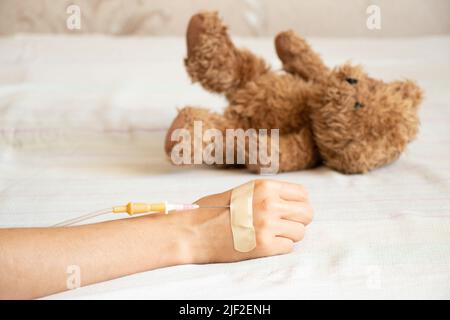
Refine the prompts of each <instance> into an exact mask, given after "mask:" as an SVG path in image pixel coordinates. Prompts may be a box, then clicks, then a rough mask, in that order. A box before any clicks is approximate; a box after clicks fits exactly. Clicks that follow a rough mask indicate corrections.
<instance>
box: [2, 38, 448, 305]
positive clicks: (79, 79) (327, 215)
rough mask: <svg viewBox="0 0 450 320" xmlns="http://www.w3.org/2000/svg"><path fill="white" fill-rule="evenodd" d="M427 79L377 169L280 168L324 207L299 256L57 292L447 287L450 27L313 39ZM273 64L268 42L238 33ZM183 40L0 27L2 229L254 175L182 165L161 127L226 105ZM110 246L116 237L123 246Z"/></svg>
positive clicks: (336, 57) (431, 292)
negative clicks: (406, 34)
mask: <svg viewBox="0 0 450 320" xmlns="http://www.w3.org/2000/svg"><path fill="white" fill-rule="evenodd" d="M311 42H312V44H313V46H314V47H315V48H316V49H317V50H318V51H319V52H320V53H321V54H322V56H323V57H324V59H325V60H326V62H327V63H329V64H330V65H334V64H339V63H342V62H345V61H347V60H348V59H351V60H352V61H353V62H355V63H361V64H364V65H365V66H366V69H367V70H368V71H369V72H370V73H371V74H372V75H373V76H376V77H382V78H384V79H387V80H391V79H396V78H403V77H411V78H414V79H417V80H418V82H419V84H420V85H421V86H423V88H424V89H425V92H426V100H425V102H424V104H423V107H422V109H421V121H422V128H421V132H420V135H419V138H418V139H417V140H416V141H415V142H414V143H413V144H411V145H410V147H409V149H408V150H407V152H406V153H405V154H404V155H403V156H402V157H401V159H400V160H399V161H397V162H395V163H394V164H392V165H389V166H387V167H384V168H381V169H378V170H376V171H374V172H371V173H368V174H365V175H352V176H347V175H342V174H339V173H336V172H333V171H331V170H329V169H326V168H318V169H315V170H309V171H303V172H293V173H284V174H279V175H277V176H275V177H273V178H275V179H283V180H288V181H293V182H298V183H302V184H304V185H306V186H307V187H308V188H309V190H310V193H311V197H312V200H313V204H314V207H315V210H316V218H315V221H314V223H313V224H312V225H311V226H310V227H308V231H307V235H306V238H305V240H304V241H303V242H301V243H300V244H298V245H296V247H295V251H294V252H293V253H292V254H289V255H285V256H278V257H270V258H265V259H257V260H252V261H245V262H239V263H232V264H214V265H186V266H175V267H171V268H165V269H160V270H155V271H149V272H144V273H140V274H135V275H132V276H127V277H123V278H120V279H116V280H112V281H108V282H104V283H100V284H96V285H91V286H86V287H83V288H80V289H77V290H73V291H69V292H65V293H60V294H56V295H53V296H50V297H48V298H50V299H55V298H60V299H63V298H64V299H65V298H87V299H102V298H106V299H109V298H125V299H127V298H136V299H146V298H159V299H166V298H188V299H197V298H206V299H209V298H219V299H230V298H234V299H240V298H267V299H269V298H270V299H272V298H273V299H278V298H280V299H281V298H292V299H303V298H447V299H448V298H450V148H449V145H450V105H449V103H450V90H449V89H450V37H434V38H433V37H429V38H409V39H391V40H381V39H378V40H377V39H373V40H368V39H340V40H337V39H312V40H311ZM238 43H239V44H245V45H246V46H247V47H249V48H251V49H254V50H256V51H258V52H259V53H260V54H261V55H263V56H264V57H266V58H267V59H269V60H270V61H271V62H272V64H273V66H274V67H275V68H280V64H279V62H278V61H277V59H276V56H275V54H274V50H273V46H272V40H271V39H259V40H255V39H238ZM184 52H185V48H184V40H183V39H181V38H109V37H103V36H91V37H78V36H73V37H51V36H29V35H19V36H16V37H12V38H3V39H0V226H1V227H24V226H47V225H51V224H53V223H56V222H59V221H61V220H64V219H67V218H70V217H73V216H77V215H79V214H82V213H84V212H86V211H90V210H95V209H97V208H104V207H108V206H110V205H112V204H117V203H122V202H126V201H129V200H147V199H153V200H160V199H167V200H174V201H192V200H194V199H196V198H198V197H200V196H202V195H205V194H209V193H212V192H219V191H222V190H225V189H227V188H230V187H232V186H235V185H238V184H240V183H243V182H245V181H247V180H249V179H254V178H256V177H257V176H255V175H253V174H249V173H247V172H245V171H241V170H216V169H210V168H195V169H187V168H177V167H173V166H172V165H170V164H169V163H168V161H167V160H166V158H165V155H164V152H163V138H164V130H165V129H166V128H167V126H168V124H169V123H170V121H171V119H172V118H173V117H174V116H175V114H176V108H177V107H182V106H184V105H188V104H189V105H200V106H206V107H211V108H214V109H216V110H220V108H221V107H223V106H224V104H225V102H224V100H223V99H222V98H221V97H218V96H213V95H210V94H208V93H206V92H205V91H203V90H202V89H201V88H200V87H198V86H192V85H190V82H189V79H188V78H187V76H186V73H185V71H184V69H183V64H182V58H183V55H184ZM111 245H114V244H111Z"/></svg>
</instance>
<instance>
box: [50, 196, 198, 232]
mask: <svg viewBox="0 0 450 320" xmlns="http://www.w3.org/2000/svg"><path fill="white" fill-rule="evenodd" d="M198 208H200V206H199V205H197V204H177V203H167V202H158V203H139V202H130V203H128V204H127V205H124V206H114V207H112V208H109V209H103V210H99V211H95V212H91V213H88V214H85V215H82V216H80V217H77V218H73V219H69V220H66V221H63V222H60V223H57V224H55V225H53V226H52V227H67V226H71V225H74V224H76V223H79V222H82V221H85V220H88V219H92V218H95V217H98V216H101V215H104V214H108V213H111V212H113V213H125V212H126V213H128V214H129V215H130V216H132V215H135V214H143V213H159V212H164V213H165V214H168V213H169V212H170V211H183V210H193V209H198Z"/></svg>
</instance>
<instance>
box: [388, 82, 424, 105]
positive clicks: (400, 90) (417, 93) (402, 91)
mask: <svg viewBox="0 0 450 320" xmlns="http://www.w3.org/2000/svg"><path fill="white" fill-rule="evenodd" d="M388 86H389V88H390V89H391V90H390V91H391V93H393V94H394V95H397V96H398V97H400V98H401V99H403V100H405V101H408V102H410V103H409V105H410V106H412V107H415V108H417V107H418V106H419V104H420V103H421V102H422V100H423V91H422V89H421V88H420V87H419V86H418V85H417V84H416V83H415V82H414V81H412V80H405V81H393V82H390V83H389V84H388Z"/></svg>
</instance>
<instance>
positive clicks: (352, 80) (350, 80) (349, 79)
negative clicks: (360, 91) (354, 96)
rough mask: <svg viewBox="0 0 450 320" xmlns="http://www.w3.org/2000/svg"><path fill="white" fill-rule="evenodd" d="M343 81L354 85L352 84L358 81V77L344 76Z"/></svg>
mask: <svg viewBox="0 0 450 320" xmlns="http://www.w3.org/2000/svg"><path fill="white" fill-rule="evenodd" d="M345 81H347V82H348V83H350V84H351V85H354V84H357V83H358V79H354V78H346V79H345Z"/></svg>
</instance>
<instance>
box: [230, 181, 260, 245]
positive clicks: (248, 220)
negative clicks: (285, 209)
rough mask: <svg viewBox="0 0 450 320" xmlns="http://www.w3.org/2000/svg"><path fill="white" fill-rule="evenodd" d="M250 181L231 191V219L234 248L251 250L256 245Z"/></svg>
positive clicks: (252, 183) (251, 183) (252, 185)
mask: <svg viewBox="0 0 450 320" xmlns="http://www.w3.org/2000/svg"><path fill="white" fill-rule="evenodd" d="M254 185H255V183H254V182H253V181H252V182H249V183H246V184H243V185H242V186H239V187H237V188H236V189H233V190H232V191H231V201H230V220H231V231H232V234H233V245H234V249H235V250H236V251H239V252H249V251H251V250H253V249H254V248H255V247H256V237H255V227H254V226H253V188H254Z"/></svg>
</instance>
